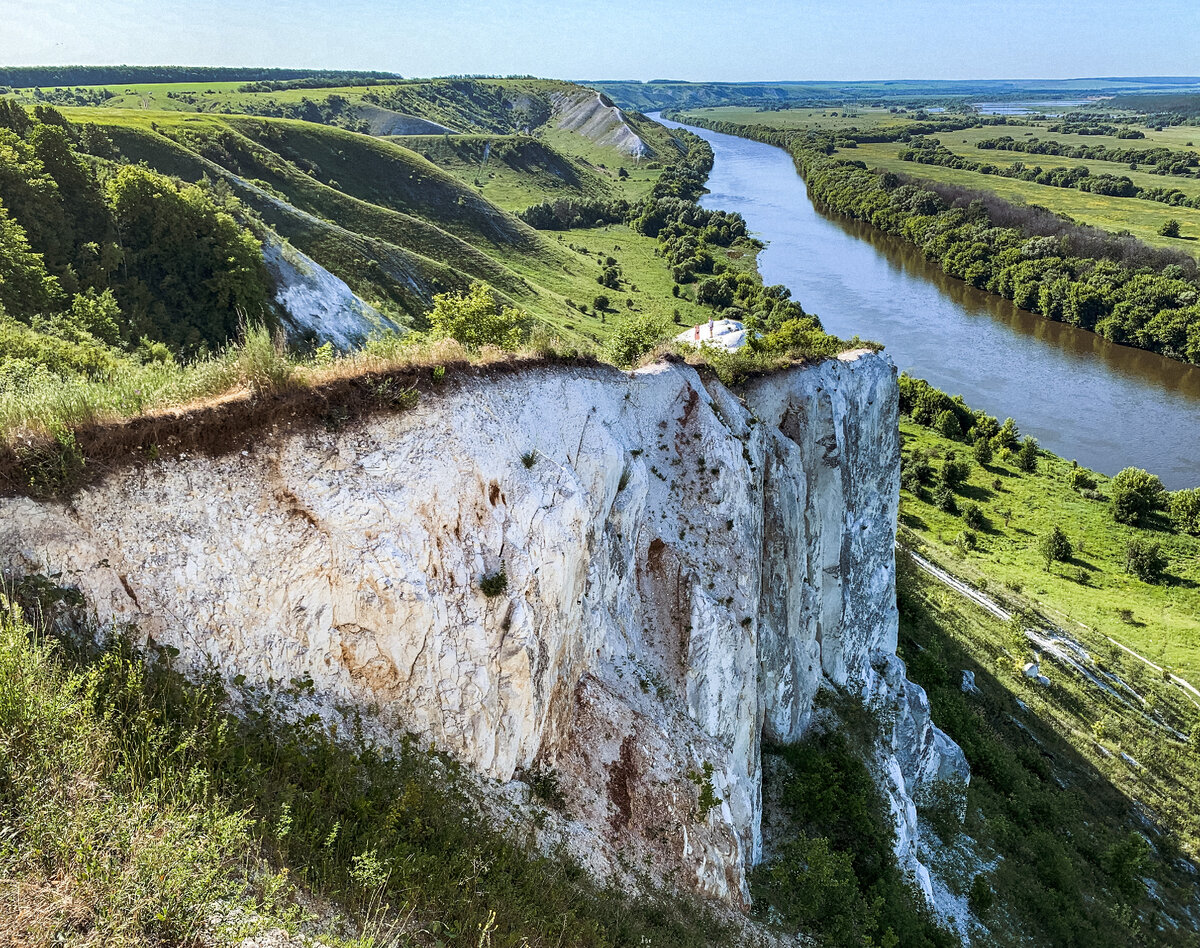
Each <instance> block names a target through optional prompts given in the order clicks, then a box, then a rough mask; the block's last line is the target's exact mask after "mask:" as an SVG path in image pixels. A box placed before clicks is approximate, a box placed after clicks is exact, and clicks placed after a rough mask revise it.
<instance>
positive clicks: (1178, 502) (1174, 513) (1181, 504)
mask: <svg viewBox="0 0 1200 948" xmlns="http://www.w3.org/2000/svg"><path fill="white" fill-rule="evenodd" d="M1167 509H1168V510H1169V511H1170V513H1171V523H1172V524H1174V526H1175V529H1176V530H1181V531H1182V532H1184V533H1192V534H1200V487H1192V488H1189V489H1187V490H1177V491H1173V492H1172V493H1171V494H1170V496H1169V497H1168V498H1167Z"/></svg>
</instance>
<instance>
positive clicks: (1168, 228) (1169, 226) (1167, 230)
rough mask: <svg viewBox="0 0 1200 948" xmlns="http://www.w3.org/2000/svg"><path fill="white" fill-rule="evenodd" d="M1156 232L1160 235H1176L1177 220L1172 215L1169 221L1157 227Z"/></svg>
mask: <svg viewBox="0 0 1200 948" xmlns="http://www.w3.org/2000/svg"><path fill="white" fill-rule="evenodd" d="M1158 234H1159V236H1160V237H1178V236H1179V221H1177V220H1175V218H1173V217H1172V218H1171V219H1170V220H1169V221H1166V222H1164V223H1163V225H1162V227H1160V228H1159V229H1158Z"/></svg>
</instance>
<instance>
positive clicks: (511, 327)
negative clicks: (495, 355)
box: [429, 283, 531, 350]
mask: <svg viewBox="0 0 1200 948" xmlns="http://www.w3.org/2000/svg"><path fill="white" fill-rule="evenodd" d="M530 323H531V320H530V318H529V316H528V314H526V313H525V312H524V311H522V310H519V309H515V308H514V307H511V306H505V307H503V308H502V307H501V306H500V305H499V304H498V303H497V302H496V297H495V296H494V295H493V294H492V290H491V287H489V286H487V285H486V284H484V283H476V284H474V285H472V287H471V289H470V291H469V292H467V293H465V294H464V293H439V294H438V295H437V296H435V297H434V298H433V309H432V310H431V311H430V313H429V326H430V333H431V334H432V335H433V336H435V337H443V338H450V339H457V340H458V341H459V342H461V343H462V344H463V345H464V346H466V347H467V348H468V349H472V350H477V349H480V348H482V347H483V346H499V347H500V348H501V349H515V348H517V346H519V345H520V344H521V343H522V342H524V341H525V339H526V338H527V337H528V336H529V328H530Z"/></svg>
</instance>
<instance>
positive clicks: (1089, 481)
mask: <svg viewBox="0 0 1200 948" xmlns="http://www.w3.org/2000/svg"><path fill="white" fill-rule="evenodd" d="M1067 483H1068V484H1069V485H1070V486H1071V488H1072V489H1073V490H1077V491H1085V490H1095V489H1096V478H1094V477H1092V475H1091V474H1089V473H1088V472H1087V471H1085V470H1084V469H1083V468H1081V467H1073V468H1071V470H1070V471H1069V472H1068V473H1067Z"/></svg>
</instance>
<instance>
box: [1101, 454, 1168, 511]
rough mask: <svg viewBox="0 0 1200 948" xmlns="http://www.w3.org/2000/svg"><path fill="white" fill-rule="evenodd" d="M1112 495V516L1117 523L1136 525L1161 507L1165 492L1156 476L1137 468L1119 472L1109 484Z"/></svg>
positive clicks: (1128, 468)
mask: <svg viewBox="0 0 1200 948" xmlns="http://www.w3.org/2000/svg"><path fill="white" fill-rule="evenodd" d="M1109 488H1110V492H1111V495H1112V515H1113V519H1114V520H1116V521H1117V523H1128V524H1134V525H1137V524H1139V523H1141V522H1142V520H1143V519H1144V518H1145V517H1146V516H1147V515H1148V514H1150V513H1151V512H1152V511H1154V510H1158V509H1159V508H1160V507H1162V505H1163V503H1164V501H1165V491H1164V490H1163V485H1162V481H1160V480H1159V479H1158V475H1156V474H1149V473H1147V472H1146V471H1143V470H1142V469H1141V468H1137V467H1127V468H1125V469H1124V470H1122V471H1120V472H1119V473H1118V474H1117V476H1116V477H1114V478H1113V479H1112V481H1111V483H1110V484H1109Z"/></svg>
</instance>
